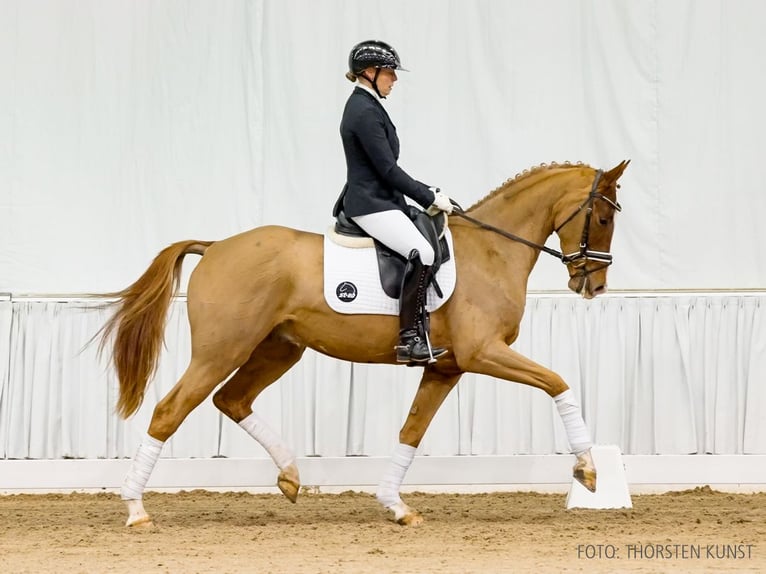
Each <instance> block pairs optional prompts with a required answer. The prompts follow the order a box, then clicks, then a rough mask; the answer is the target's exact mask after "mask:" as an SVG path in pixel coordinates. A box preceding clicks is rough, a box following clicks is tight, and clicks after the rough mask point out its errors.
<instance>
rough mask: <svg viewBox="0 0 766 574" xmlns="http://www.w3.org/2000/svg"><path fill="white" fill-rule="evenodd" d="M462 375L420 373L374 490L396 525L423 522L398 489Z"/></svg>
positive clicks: (430, 371)
mask: <svg viewBox="0 0 766 574" xmlns="http://www.w3.org/2000/svg"><path fill="white" fill-rule="evenodd" d="M461 375H462V373H450V374H445V373H440V372H436V371H434V370H432V369H430V368H428V367H426V369H425V371H424V372H423V378H422V379H421V380H420V385H419V386H418V390H417V393H415V398H414V399H413V401H412V406H411V407H410V412H409V414H408V415H407V420H406V421H405V422H404V426H403V427H402V430H401V431H400V432H399V444H398V445H397V446H396V449H395V450H394V454H393V455H392V457H391V462H389V465H388V470H387V471H386V474H385V475H384V476H383V480H381V482H380V485H379V486H378V490H377V499H378V502H380V503H381V504H382V505H383V506H385V507H386V508H388V509H389V510H391V511H392V512H393V513H394V520H395V521H396V522H397V523H398V524H402V525H405V526H418V525H419V524H421V523H422V522H423V517H422V516H421V514H420V513H419V512H418V511H417V510H414V509H412V508H410V507H409V506H407V505H406V504H405V503H404V502H403V501H402V499H401V497H400V496H399V489H400V488H401V485H402V481H403V480H404V475H405V474H406V473H407V470H408V469H409V467H410V464H412V459H413V458H414V457H415V451H416V450H417V448H418V446H419V445H420V441H421V440H422V439H423V435H425V434H426V429H428V425H429V424H431V420H432V419H433V418H434V415H435V414H436V411H437V410H438V409H439V407H440V406H441V404H442V403H443V402H444V399H445V398H446V397H447V395H448V394H449V392H450V391H451V390H452V388H453V387H454V386H455V385H456V384H457V382H458V381H459V380H460V376H461Z"/></svg>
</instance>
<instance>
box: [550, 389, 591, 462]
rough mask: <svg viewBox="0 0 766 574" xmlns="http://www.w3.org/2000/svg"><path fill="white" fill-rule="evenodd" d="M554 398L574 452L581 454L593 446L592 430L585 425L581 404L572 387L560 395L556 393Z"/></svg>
mask: <svg viewBox="0 0 766 574" xmlns="http://www.w3.org/2000/svg"><path fill="white" fill-rule="evenodd" d="M553 400H554V401H556V407H557V408H558V410H559V416H561V421H562V422H563V423H564V429H566V432H567V437H568V438H569V446H570V447H571V448H572V452H574V453H575V454H580V453H582V452H584V451H586V450H588V449H589V448H590V447H592V446H593V443H592V442H591V438H590V432H589V431H588V427H586V426H585V421H584V420H583V418H582V413H581V412H580V405H579V404H578V403H577V400H576V399H575V396H574V393H572V389H567V390H566V391H564V392H563V393H561V394H560V395H556V396H555V397H553Z"/></svg>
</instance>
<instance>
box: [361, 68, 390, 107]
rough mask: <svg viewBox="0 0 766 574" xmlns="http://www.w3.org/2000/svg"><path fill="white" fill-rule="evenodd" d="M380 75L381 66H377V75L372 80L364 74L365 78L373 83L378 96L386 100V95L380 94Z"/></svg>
mask: <svg viewBox="0 0 766 574" xmlns="http://www.w3.org/2000/svg"><path fill="white" fill-rule="evenodd" d="M379 75H380V68H375V77H374V78H373V79H372V80H371V79H370V78H368V77H367V76H366V75H365V76H364V79H365V80H367V81H368V82H370V83H371V84H372V89H373V90H375V93H376V94H378V97H379V98H380V99H381V100H385V99H386V96H381V95H380V90H379V89H378V76H379Z"/></svg>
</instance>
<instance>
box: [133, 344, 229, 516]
mask: <svg viewBox="0 0 766 574" xmlns="http://www.w3.org/2000/svg"><path fill="white" fill-rule="evenodd" d="M235 366H236V365H232V366H229V365H227V364H224V363H222V362H213V361H209V360H208V361H203V360H200V359H195V358H194V357H192V360H191V363H190V364H189V367H188V368H187V369H186V372H185V373H184V374H183V376H182V377H181V378H180V379H179V380H178V382H177V383H176V385H175V386H174V387H173V388H172V389H171V391H170V392H169V393H168V394H167V395H166V396H165V397H164V398H163V399H162V400H161V401H160V402H159V403H157V406H156V407H155V408H154V414H153V415H152V420H151V423H150V424H149V431H148V433H147V435H146V436H145V437H144V439H143V441H142V442H141V444H140V445H139V447H138V451H137V452H136V455H135V457H134V458H133V462H132V463H131V466H130V470H129V471H128V474H127V476H126V477H125V480H124V482H123V484H122V488H121V489H120V494H121V498H122V499H123V500H124V501H125V503H126V505H127V507H128V521H127V523H126V526H151V525H152V522H151V519H150V518H149V515H148V514H147V513H146V511H145V510H144V505H143V502H142V499H143V494H144V488H145V487H146V483H147V482H148V480H149V476H150V475H151V473H152V470H153V469H154V465H155V463H156V462H157V460H158V459H159V456H160V452H161V450H162V446H163V444H164V443H165V441H166V440H167V439H168V438H170V436H172V434H173V433H174V432H175V431H176V430H177V429H178V427H179V426H180V424H181V423H182V422H183V420H184V419H185V418H186V417H187V415H188V414H189V413H190V412H191V411H192V410H194V408H195V407H197V405H199V404H200V403H201V402H202V401H203V400H204V399H205V397H207V396H208V395H209V394H210V393H211V392H212V390H213V389H214V388H215V387H216V385H217V384H218V383H220V382H221V381H222V380H223V379H224V378H226V376H227V375H228V374H229V373H230V372H231V371H232V370H233V369H234V368H235Z"/></svg>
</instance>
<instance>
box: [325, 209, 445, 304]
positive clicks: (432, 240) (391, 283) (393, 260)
mask: <svg viewBox="0 0 766 574" xmlns="http://www.w3.org/2000/svg"><path fill="white" fill-rule="evenodd" d="M405 214H406V215H407V216H409V218H410V219H411V220H412V222H413V223H414V224H415V227H416V228H417V229H418V231H420V233H422V234H423V237H425V238H426V239H427V240H428V243H429V244H430V245H431V247H433V250H434V264H433V265H432V266H431V273H430V275H431V277H432V283H431V284H432V285H433V287H434V290H435V291H436V294H437V295H438V296H439V297H441V296H442V291H441V288H440V287H439V284H438V283H437V282H436V279H435V276H436V272H437V271H438V270H439V267H440V266H441V264H442V263H444V262H446V261H449V259H450V252H449V245H448V244H447V238H446V237H445V236H444V232H445V230H446V229H445V228H446V226H447V216H446V214H445V213H444V212H439V213H438V214H437V215H435V216H433V217H431V216H430V215H428V214H427V213H426V212H425V211H422V210H420V209H418V208H417V207H415V206H412V205H410V206H408V210H407V211H405ZM334 230H335V233H337V234H338V235H345V236H347V237H369V235H368V234H367V232H365V231H364V230H363V229H362V228H361V227H359V226H358V225H357V224H356V223H354V222H353V221H352V220H351V219H350V218H348V217H346V214H345V213H344V212H343V211H342V210H340V211H338V213H337V215H336V217H335V228H334ZM373 241H374V243H375V254H376V256H377V259H378V272H379V274H380V284H381V286H382V287H383V291H384V292H385V294H386V295H388V296H389V297H392V298H394V299H398V298H399V296H400V294H401V290H402V277H403V276H404V267H405V265H406V263H407V260H406V259H405V258H404V257H402V256H401V255H399V254H398V253H397V252H396V251H392V250H391V249H389V248H388V247H386V246H385V245H383V244H382V243H381V242H380V241H378V240H377V239H375V238H373Z"/></svg>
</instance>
